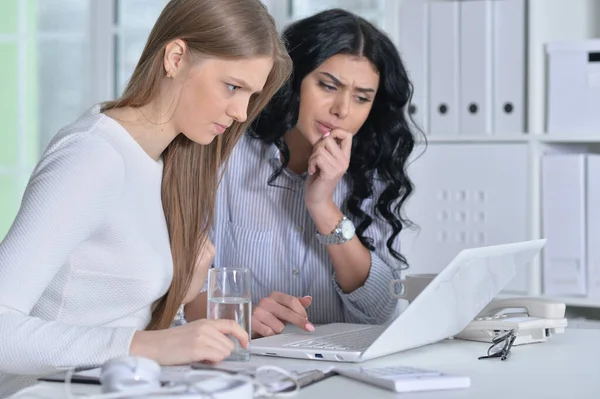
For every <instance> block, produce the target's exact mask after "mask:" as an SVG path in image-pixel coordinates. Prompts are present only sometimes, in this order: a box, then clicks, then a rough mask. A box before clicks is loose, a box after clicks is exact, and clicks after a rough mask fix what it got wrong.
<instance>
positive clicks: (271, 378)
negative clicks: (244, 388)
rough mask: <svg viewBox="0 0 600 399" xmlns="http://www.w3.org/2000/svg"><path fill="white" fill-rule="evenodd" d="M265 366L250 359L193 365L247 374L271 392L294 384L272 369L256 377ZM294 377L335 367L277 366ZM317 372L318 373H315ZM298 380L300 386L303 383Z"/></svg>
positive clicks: (200, 367) (197, 367) (327, 370)
mask: <svg viewBox="0 0 600 399" xmlns="http://www.w3.org/2000/svg"><path fill="white" fill-rule="evenodd" d="M261 366H265V365H264V364H254V363H253V362H252V361H250V362H222V363H219V364H217V365H209V364H202V363H198V364H196V365H194V367H195V368H196V369H197V370H223V371H228V372H231V373H237V374H243V375H248V376H250V377H252V378H257V380H258V381H259V382H260V383H262V384H265V385H266V386H267V388H268V389H269V390H270V391H272V392H281V391H283V390H285V389H288V388H292V387H293V386H294V385H295V384H294V382H293V381H292V380H290V378H288V377H287V376H286V375H284V374H283V373H281V372H278V371H274V370H264V371H260V372H259V373H258V377H257V374H256V371H257V370H258V369H259V368H260V367H261ZM278 368H281V369H283V370H285V371H287V372H289V373H290V374H292V375H293V376H294V377H296V378H298V379H301V380H302V379H303V378H304V377H310V376H315V377H318V375H324V374H327V373H330V372H332V371H333V370H334V369H335V367H333V366H315V365H314V364H311V365H294V366H284V367H281V366H278ZM317 373H318V374H317ZM299 382H300V386H301V387H302V386H303V385H305V384H304V383H302V381H299Z"/></svg>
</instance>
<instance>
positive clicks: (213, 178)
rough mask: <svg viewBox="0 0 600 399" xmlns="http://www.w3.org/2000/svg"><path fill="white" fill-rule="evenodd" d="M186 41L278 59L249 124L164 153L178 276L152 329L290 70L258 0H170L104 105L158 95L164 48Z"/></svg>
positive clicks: (211, 50) (181, 286)
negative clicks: (227, 167) (234, 162)
mask: <svg viewBox="0 0 600 399" xmlns="http://www.w3.org/2000/svg"><path fill="white" fill-rule="evenodd" d="M175 39H182V40H183V41H184V42H185V43H186V44H187V46H188V48H189V50H190V52H191V53H192V54H195V55H203V54H204V55H208V56H216V57H221V58H227V59H243V58H253V57H261V56H268V57H272V58H273V61H274V65H273V68H272V70H271V72H270V74H269V77H268V78H267V81H266V84H265V86H264V88H263V90H262V92H261V94H258V95H255V96H252V98H251V99H250V103H249V105H248V118H247V120H246V121H245V122H243V123H239V122H234V123H233V125H232V126H231V127H230V128H229V130H228V131H227V132H226V133H225V134H224V135H221V136H218V137H217V138H216V139H215V140H214V141H213V142H212V143H211V144H209V145H199V144H196V143H194V142H192V141H191V140H189V139H188V138H186V137H185V136H184V135H183V134H180V135H178V136H177V137H176V138H175V140H173V142H172V143H171V144H170V145H169V146H168V147H167V149H166V150H165V152H164V153H163V160H164V171H163V180H162V201H163V209H164V212H165V217H166V222H167V226H168V230H169V238H170V242H171V251H172V256H173V281H172V283H171V286H170V288H169V290H168V292H167V294H166V295H165V296H163V297H162V298H161V299H159V300H158V301H157V302H156V303H155V304H154V307H153V310H152V320H151V321H150V323H149V325H148V326H147V329H150V330H152V329H162V328H167V327H168V326H169V325H170V324H171V322H172V321H173V318H174V317H175V314H176V312H177V309H178V307H179V306H180V305H181V303H182V301H183V298H184V296H185V294H186V292H187V290H188V288H189V286H190V283H191V279H192V275H193V272H194V266H195V261H196V258H197V256H198V254H199V251H200V249H201V248H202V246H203V245H204V242H205V240H206V237H207V235H208V231H209V229H210V228H211V227H212V224H213V220H214V209H215V202H216V192H217V186H218V183H219V179H220V176H219V172H220V170H222V168H221V167H222V166H223V165H224V164H225V163H226V162H227V159H228V157H229V155H230V154H231V151H232V149H233V146H234V145H235V143H236V142H237V141H238V140H239V138H240V137H241V136H242V134H243V133H244V131H245V130H246V128H247V127H248V125H249V124H250V123H251V122H252V120H253V119H255V118H256V117H257V116H258V114H259V112H260V111H261V110H262V108H263V107H264V106H265V105H266V104H267V103H268V102H269V100H270V99H271V97H272V96H273V95H274V94H275V93H276V92H277V90H278V89H279V88H280V87H281V86H282V85H283V83H284V82H285V81H286V79H287V78H288V77H289V75H290V73H291V68H292V64H291V60H290V58H289V56H288V53H287V51H286V49H285V45H284V43H283V42H282V41H281V39H280V37H279V34H278V32H277V29H276V26H275V21H274V20H273V18H272V17H271V15H270V14H269V13H268V12H267V9H266V8H265V6H264V5H263V4H262V3H261V2H260V1H259V0H171V1H170V2H169V3H168V4H167V5H166V6H165V8H164V9H163V11H162V13H161V14H160V16H159V17H158V20H157V22H156V24H155V25H154V28H153V29H152V31H151V33H150V36H149V37H148V41H147V42H146V46H145V48H144V50H143V52H142V55H141V57H140V60H139V61H138V64H137V66H136V68H135V71H134V72H133V74H132V76H131V79H130V80H129V83H128V85H127V87H126V88H125V91H124V93H123V95H122V96H121V98H119V99H117V100H115V101H111V102H107V103H105V104H104V106H103V109H104V110H107V109H111V108H118V107H126V106H130V107H140V106H143V105H146V104H148V103H149V102H150V101H151V100H153V99H154V98H155V97H156V96H157V95H158V90H159V84H160V82H161V79H164V78H165V70H164V67H163V57H164V54H165V46H166V45H167V44H168V43H169V42H171V41H172V40H175Z"/></svg>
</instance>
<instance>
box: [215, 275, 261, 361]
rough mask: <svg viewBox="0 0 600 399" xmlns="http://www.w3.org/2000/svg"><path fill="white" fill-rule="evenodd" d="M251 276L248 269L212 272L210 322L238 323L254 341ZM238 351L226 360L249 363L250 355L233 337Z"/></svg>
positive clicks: (234, 349)
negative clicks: (251, 326) (252, 334)
mask: <svg viewBox="0 0 600 399" xmlns="http://www.w3.org/2000/svg"><path fill="white" fill-rule="evenodd" d="M250 281H251V274H250V270H249V269H246V268H234V267H221V268H212V269H209V271H208V304H207V306H208V309H207V312H206V317H207V319H230V320H235V321H236V322H237V323H238V324H239V325H240V326H242V328H243V329H244V330H246V332H247V333H248V338H249V337H250V321H251V320H250V318H251V317H252V295H251V290H250ZM229 338H231V340H233V343H234V345H235V346H234V348H233V351H232V352H231V355H230V356H229V357H228V358H227V359H225V360H234V361H248V360H250V351H249V350H248V349H245V348H244V347H243V346H242V345H241V344H240V342H239V341H238V340H237V339H236V338H235V337H233V336H231V335H230V336H229Z"/></svg>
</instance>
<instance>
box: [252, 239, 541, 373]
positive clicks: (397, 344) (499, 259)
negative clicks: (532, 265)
mask: <svg viewBox="0 0 600 399" xmlns="http://www.w3.org/2000/svg"><path fill="white" fill-rule="evenodd" d="M545 244H546V239H541V240H533V241H525V242H517V243H512V244H504V245H495V246H488V247H480V248H471V249H465V250H462V251H461V252H460V253H459V254H458V255H457V256H456V257H455V258H454V259H453V260H452V262H450V264H449V265H448V266H446V267H445V268H444V270H442V271H441V272H440V273H439V274H438V275H437V276H436V277H435V279H433V280H432V281H431V283H429V285H428V286H427V287H426V288H425V289H424V290H423V291H422V292H421V293H420V294H419V296H417V297H416V298H415V300H414V301H413V302H412V303H411V304H410V305H409V306H408V307H407V308H406V310H404V312H402V313H401V314H400V315H399V316H398V317H396V318H395V319H394V320H393V321H391V322H390V323H388V324H386V325H364V324H348V323H332V324H325V325H321V326H316V329H315V331H314V332H312V333H309V332H305V331H302V330H300V329H299V328H291V329H290V328H286V330H285V331H284V332H283V333H282V334H279V335H275V336H271V337H266V338H259V339H254V340H252V344H251V345H250V347H251V352H252V353H253V354H255V355H266V356H278V357H290V358H300V359H312V360H328V361H340V362H362V361H364V360H368V359H373V358H377V357H381V356H385V355H388V354H391V353H396V352H400V351H403V350H407V349H411V348H416V347H420V346H423V345H427V344H431V343H435V342H438V341H441V340H444V339H446V338H449V337H453V336H455V335H456V334H458V333H459V332H461V331H462V330H463V329H464V328H465V327H466V326H467V324H469V322H471V321H472V320H473V319H474V318H475V316H477V314H479V312H480V311H481V310H482V309H483V308H484V307H485V306H486V305H487V304H488V303H489V302H490V301H491V300H492V299H493V298H494V297H495V296H496V295H498V293H500V291H501V290H502V289H503V288H504V287H505V286H506V284H508V282H509V281H510V280H511V279H512V278H513V277H514V276H515V273H516V271H517V268H522V267H525V265H526V264H528V263H529V262H531V260H532V259H533V258H534V257H535V256H536V255H537V254H538V253H539V252H540V250H541V249H542V248H543V247H544V245H545Z"/></svg>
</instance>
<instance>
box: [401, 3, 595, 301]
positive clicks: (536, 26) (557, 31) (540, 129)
mask: <svg viewBox="0 0 600 399" xmlns="http://www.w3.org/2000/svg"><path fill="white" fill-rule="evenodd" d="M407 1H408V2H410V1H413V0H404V2H407ZM527 7H528V11H527V75H526V76H527V80H526V82H527V88H526V91H527V124H526V125H527V129H526V130H527V131H526V132H520V133H516V132H511V133H510V134H508V133H509V132H507V134H494V135H460V134H459V135H441V134H440V135H436V134H431V135H427V146H428V147H427V150H426V152H425V153H424V159H425V157H427V152H433V153H434V154H436V156H438V155H439V154H440V153H441V152H440V151H439V149H440V148H443V149H444V151H445V150H446V149H455V148H458V147H460V148H469V147H472V148H477V149H481V148H485V149H487V150H488V151H490V153H493V152H494V151H496V150H498V151H502V150H503V148H506V147H507V146H516V147H518V148H521V147H523V148H526V154H527V156H526V158H527V160H526V162H527V167H526V168H524V169H523V170H522V172H521V173H523V174H526V179H527V187H526V191H525V198H526V205H525V207H526V212H525V217H526V221H525V222H526V227H525V229H524V230H523V228H520V229H516V231H523V232H524V236H521V237H519V234H516V237H515V238H514V241H517V240H519V239H520V238H525V239H537V238H542V221H541V219H542V218H541V214H542V206H541V167H540V165H541V157H542V156H543V154H544V153H545V152H547V151H553V150H556V149H563V150H564V149H572V150H574V151H583V152H599V151H600V129H599V131H598V134H597V135H583V136H582V135H576V134H575V135H573V134H569V132H564V133H561V134H551V135H549V134H546V133H545V120H546V110H545V104H546V86H545V82H546V55H545V47H544V46H545V44H546V43H548V42H550V41H557V40H577V39H589V38H594V37H600V18H599V17H600V2H598V1H596V0H577V1H572V0H529V1H528V2H527ZM449 159H452V158H449ZM519 159H520V158H517V159H516V160H513V159H507V160H506V162H505V163H504V164H502V163H500V164H498V165H497V167H498V168H504V167H506V168H507V169H510V167H511V163H513V161H514V162H519ZM418 162H419V160H418V159H417V160H416V161H415V168H416V165H418ZM463 162H469V159H464V160H463ZM438 165H439V164H438ZM447 168H449V169H451V170H452V169H455V170H457V171H458V170H461V168H460V167H459V166H457V165H452V164H448V165H447ZM473 169H476V165H473ZM409 170H410V169H409ZM472 173H473V175H474V176H477V172H476V171H474V172H472ZM482 173H483V172H482ZM499 173H500V172H499ZM510 173H513V175H514V176H515V178H517V177H518V176H517V175H518V173H515V172H514V170H512V169H511V170H510ZM440 174H441V175H442V177H444V178H447V179H448V178H449V179H452V178H453V177H452V174H451V173H449V172H448V171H441V172H440ZM500 174H501V173H500ZM437 175H438V174H437V173H436V172H435V171H433V170H431V169H430V170H428V173H420V174H419V173H416V176H417V179H416V181H415V186H416V192H415V195H414V198H413V200H414V201H426V200H427V199H426V198H424V195H422V196H419V188H420V186H423V185H424V186H427V187H428V188H427V189H426V191H427V190H429V191H427V195H431V194H432V190H431V184H432V183H430V180H431V179H436V177H437ZM442 180H443V179H442ZM443 184H446V185H447V184H451V183H446V182H444V183H441V182H440V189H441V188H443V187H442V185H443ZM465 184H468V183H465ZM474 184H477V183H474ZM519 187H521V186H519ZM409 202H410V201H409ZM465 206H466V205H465ZM414 208H415V206H414V204H413V207H412V209H414ZM416 209H417V210H416V211H415V213H413V214H410V213H409V214H408V216H409V218H410V219H411V220H414V221H415V222H416V223H417V224H420V223H419V222H420V220H425V221H426V223H425V225H427V224H428V223H429V224H428V225H429V226H432V225H433V222H432V216H430V215H427V213H431V212H432V211H433V210H429V209H425V207H423V206H422V207H420V208H419V206H416ZM457 209H458V208H457ZM410 210H411V205H410V204H409V206H408V211H409V212H410ZM456 212H458V211H456ZM489 212H490V210H489V209H488V213H489ZM491 212H493V210H492V211H491ZM457 214H458V213H457ZM435 222H436V223H437V224H438V225H442V224H443V223H442V222H440V221H439V220H437V221H435ZM513 222H516V220H515V221H513ZM457 224H458V223H457ZM421 227H422V228H423V227H426V226H421ZM421 233H422V235H423V236H426V237H429V238H427V239H429V240H430V242H423V241H422V242H421V243H420V244H419V245H417V244H415V243H418V240H419V239H421V240H425V238H415V237H413V236H412V235H411V234H412V233H409V234H408V236H409V237H410V239H409V240H408V241H409V243H408V245H407V246H408V247H410V248H411V249H409V250H408V256H409V261H410V257H411V255H412V256H413V259H414V260H416V262H415V263H413V264H411V268H410V269H409V271H408V273H426V272H437V271H439V270H440V269H441V268H443V267H444V266H445V264H446V262H443V263H442V262H441V261H440V259H442V258H443V259H444V260H445V261H449V260H450V259H451V257H450V256H449V255H448V254H446V255H444V256H445V257H444V256H437V255H436V254H435V251H436V248H437V247H438V244H439V243H438V242H434V241H433V240H432V238H431V235H430V236H427V235H426V234H424V232H421ZM413 240H414V241H413ZM403 242H404V241H403ZM490 244H495V242H493V243H490ZM413 245H414V247H413ZM470 246H475V245H472V243H465V245H464V247H470ZM412 248H417V249H416V250H415V251H414V252H411V251H412ZM427 248H428V249H429V250H428V251H427ZM442 250H443V249H442ZM426 252H428V253H426ZM542 256H543V255H542ZM541 262H542V259H541V257H538V258H537V259H536V260H535V261H534V262H532V264H531V265H530V266H529V268H528V270H527V272H526V273H525V276H523V278H524V281H522V284H516V285H515V286H513V287H509V289H508V290H507V291H506V292H505V293H503V296H533V297H546V296H545V295H544V294H543V287H542V267H541ZM432 263H435V264H432ZM547 298H550V297H547ZM550 299H555V300H558V301H561V302H564V303H566V304H567V305H570V306H578V307H593V308H600V298H587V297H557V298H550Z"/></svg>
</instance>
